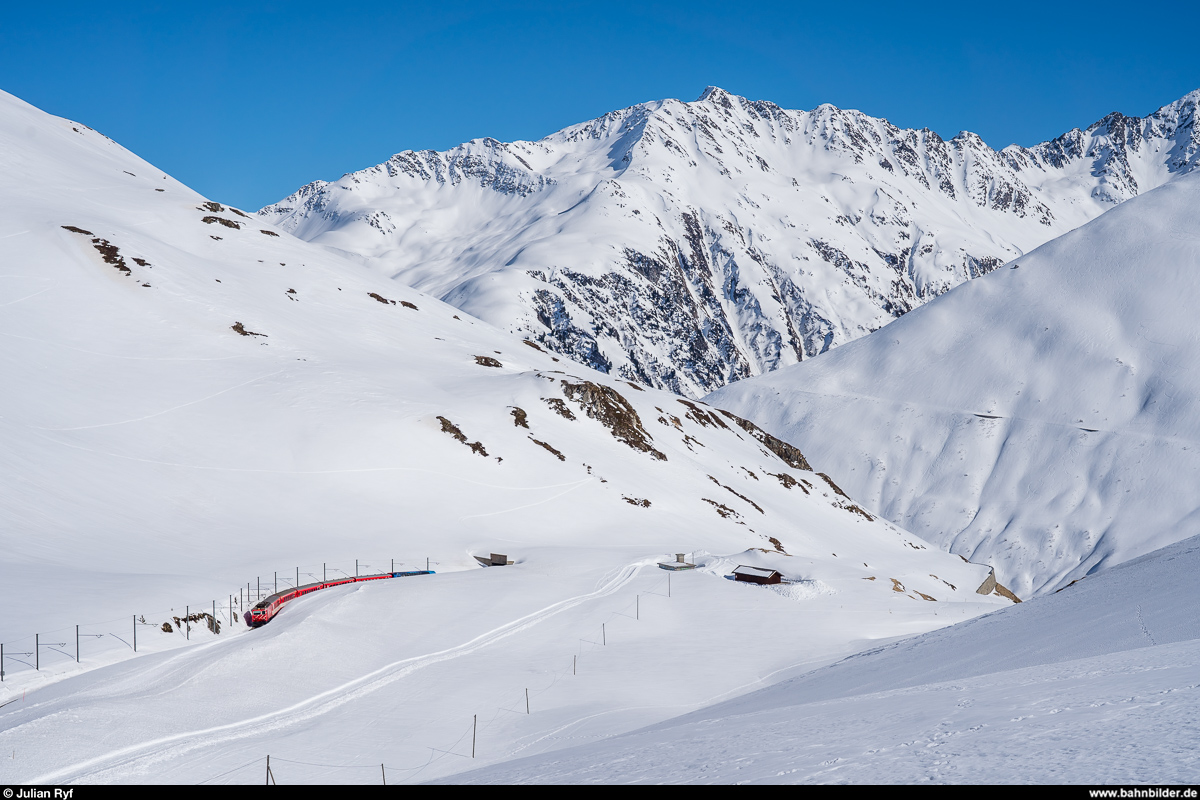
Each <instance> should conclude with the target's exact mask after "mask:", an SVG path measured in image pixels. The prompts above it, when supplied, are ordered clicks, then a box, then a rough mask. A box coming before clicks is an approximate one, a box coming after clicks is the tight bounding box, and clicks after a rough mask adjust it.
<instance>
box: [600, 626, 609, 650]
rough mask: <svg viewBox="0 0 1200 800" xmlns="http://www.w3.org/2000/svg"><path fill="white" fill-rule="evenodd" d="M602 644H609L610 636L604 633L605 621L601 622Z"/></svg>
mask: <svg viewBox="0 0 1200 800" xmlns="http://www.w3.org/2000/svg"><path fill="white" fill-rule="evenodd" d="M600 644H602V645H607V644H608V636H607V635H606V634H605V633H604V623H603V622H601V623H600Z"/></svg>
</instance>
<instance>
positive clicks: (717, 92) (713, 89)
mask: <svg viewBox="0 0 1200 800" xmlns="http://www.w3.org/2000/svg"><path fill="white" fill-rule="evenodd" d="M731 97H732V95H731V94H729V92H727V91H725V90H724V89H722V88H721V87H720V86H709V87H706V88H705V90H704V91H703V92H702V93H701V94H700V96H699V97H698V98H696V102H697V103H703V102H705V101H709V100H711V101H712V102H714V103H716V104H717V105H722V106H725V107H726V108H728V107H729V105H730V98H731Z"/></svg>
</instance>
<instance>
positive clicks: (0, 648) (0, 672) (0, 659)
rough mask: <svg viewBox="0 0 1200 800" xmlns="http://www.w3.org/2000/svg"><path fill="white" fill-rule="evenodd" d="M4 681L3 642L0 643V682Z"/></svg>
mask: <svg viewBox="0 0 1200 800" xmlns="http://www.w3.org/2000/svg"><path fill="white" fill-rule="evenodd" d="M3 680H4V642H0V681H3Z"/></svg>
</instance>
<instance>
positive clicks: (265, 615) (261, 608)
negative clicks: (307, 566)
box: [245, 569, 434, 628]
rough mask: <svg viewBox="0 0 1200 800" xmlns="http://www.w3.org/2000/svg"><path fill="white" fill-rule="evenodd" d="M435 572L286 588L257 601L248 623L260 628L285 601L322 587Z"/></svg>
mask: <svg viewBox="0 0 1200 800" xmlns="http://www.w3.org/2000/svg"><path fill="white" fill-rule="evenodd" d="M433 574H434V571H433V570H431V569H417V570H410V571H408V572H385V573H383V574H382V575H360V576H359V577H357V578H338V579H337V580H332V581H321V582H319V583H308V584H305V585H304V586H297V587H295V588H293V589H285V590H283V591H282V592H276V593H275V594H273V595H270V596H269V597H266V598H263V599H262V600H261V601H259V602H258V603H256V604H255V605H254V607H253V608H251V609H250V610H249V611H247V612H246V615H245V616H246V624H247V625H249V626H250V627H251V628H258V627H260V626H262V625H266V624H267V623H268V622H270V621H271V620H272V619H274V617H275V615H276V614H278V613H279V610H280V609H281V608H283V606H284V604H285V603H287V602H289V601H291V600H295V599H296V598H297V597H301V596H303V595H306V594H310V593H312V592H315V591H318V590H320V589H328V588H329V587H331V586H342V585H343V584H347V583H362V582H363V581H381V580H386V579H387V578H407V577H409V576H410V575H433Z"/></svg>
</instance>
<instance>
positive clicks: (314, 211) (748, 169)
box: [259, 88, 1200, 396]
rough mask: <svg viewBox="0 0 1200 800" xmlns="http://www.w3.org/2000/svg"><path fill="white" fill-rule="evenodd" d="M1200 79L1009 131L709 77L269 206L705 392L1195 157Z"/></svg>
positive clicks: (447, 294)
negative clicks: (540, 132) (1001, 134)
mask: <svg viewBox="0 0 1200 800" xmlns="http://www.w3.org/2000/svg"><path fill="white" fill-rule="evenodd" d="M1198 99H1200V92H1193V93H1191V94H1189V95H1187V96H1185V97H1183V98H1181V99H1180V100H1178V101H1177V102H1175V103H1172V104H1170V105H1167V106H1164V107H1162V108H1160V109H1159V110H1158V111H1156V112H1154V113H1153V114H1151V115H1149V116H1147V117H1145V118H1138V117H1126V116H1123V115H1121V114H1111V115H1109V116H1107V117H1105V118H1104V119H1102V120H1099V121H1098V122H1096V123H1094V124H1093V125H1090V126H1089V127H1088V128H1087V129H1086V130H1079V129H1074V130H1072V131H1069V132H1068V133H1066V134H1064V135H1063V136H1061V137H1059V138H1057V139H1055V140H1053V141H1050V142H1045V143H1042V144H1039V145H1037V146H1035V147H1032V148H1022V147H1018V146H1016V145H1013V146H1010V147H1006V148H1004V149H1003V150H1000V151H996V150H993V149H992V148H991V147H989V146H988V145H987V144H985V143H984V142H983V141H982V140H981V139H980V138H979V137H978V136H977V135H975V134H972V133H969V132H963V133H960V134H959V135H958V136H956V137H954V138H953V139H950V140H948V141H947V140H943V139H942V138H941V137H939V136H938V135H937V134H936V133H933V132H932V131H930V130H928V129H924V130H904V129H900V128H897V127H895V126H894V125H892V124H891V123H889V122H888V121H887V120H883V119H877V118H873V117H870V116H867V115H865V114H862V113H860V112H858V111H847V110H842V109H838V108H835V107H833V106H829V105H823V106H820V107H818V108H816V109H813V110H812V111H790V110H785V109H782V108H780V107H778V106H776V105H774V104H773V103H769V102H763V101H750V100H747V99H745V98H742V97H737V96H734V95H730V94H728V93H727V92H724V91H722V90H720V89H716V88H709V89H708V90H707V91H706V92H705V93H704V95H703V96H702V97H701V98H700V99H699V100H697V101H696V102H693V103H683V102H679V101H677V100H663V101H656V102H650V103H643V104H640V105H636V106H632V107H630V108H626V109H622V110H619V111H614V112H612V113H610V114H606V115H605V116H603V117H601V118H599V119H596V120H591V121H589V122H585V123H582V124H579V125H574V126H572V127H569V128H566V129H564V130H562V131H559V132H557V133H554V134H552V135H550V136H547V137H546V138H544V139H542V140H540V141H537V142H513V143H503V142H498V141H496V140H494V139H478V140H474V141H471V142H468V143H465V144H463V145H460V146H458V147H455V148H452V149H451V150H448V151H445V152H433V151H421V152H413V151H405V152H402V153H399V154H397V155H396V156H393V157H392V158H391V159H389V160H388V161H387V162H385V163H383V164H380V165H378V166H375V167H371V168H370V169H366V170H362V171H359V172H354V173H350V174H347V175H344V176H342V177H341V178H339V179H338V180H336V181H331V182H326V181H316V182H314V183H311V184H309V185H307V186H305V187H303V188H301V189H300V190H299V191H297V192H296V193H295V194H293V195H291V196H290V197H288V198H285V199H284V200H282V201H280V202H279V203H276V204H274V205H271V206H268V207H267V208H264V209H262V210H261V211H260V212H259V216H260V218H262V219H266V220H270V221H272V222H274V223H276V224H278V225H279V226H280V227H282V228H283V229H285V230H288V231H290V232H292V233H295V234H296V235H297V236H299V237H301V238H303V239H305V240H308V241H312V242H316V243H320V244H323V245H326V246H328V247H330V248H334V249H337V250H341V251H348V252H351V253H354V254H357V255H358V256H359V257H360V258H361V259H362V260H363V263H366V264H370V265H372V266H374V267H375V268H377V269H379V270H381V271H382V272H384V273H385V274H388V275H390V276H392V277H394V278H396V279H397V280H398V281H399V282H401V283H404V284H407V285H410V286H413V287H416V288H417V289H420V290H422V291H424V292H427V293H429V294H433V295H435V296H437V297H439V298H442V299H444V300H446V301H448V302H450V303H451V304H453V305H455V306H458V307H459V308H462V309H464V310H466V311H468V312H469V313H472V314H474V315H476V316H478V317H480V318H482V319H485V320H487V321H489V322H491V323H493V324H494V325H496V326H498V327H501V328H504V329H507V330H510V331H513V332H515V333H518V334H519V335H522V336H529V337H531V338H533V339H534V340H535V341H537V342H539V343H541V344H542V345H543V346H545V347H547V348H548V349H551V350H554V351H556V352H558V353H561V354H564V355H567V356H569V357H571V358H572V359H574V360H576V361H579V362H581V363H584V364H588V365H590V366H593V367H595V368H597V369H600V370H601V371H603V372H608V373H611V374H614V375H619V376H621V377H625V378H628V379H631V380H636V381H640V382H643V383H646V384H649V385H654V386H659V387H663V388H667V389H670V390H672V391H674V392H677V393H681V394H685V395H691V396H700V395H703V394H704V393H706V392H709V391H712V390H714V389H717V388H719V387H720V386H722V385H724V384H726V383H729V382H731V381H735V380H739V379H743V378H746V377H749V376H752V375H759V374H762V373H765V372H769V371H771V370H774V369H777V368H779V367H782V366H787V365H789V364H795V363H796V362H798V361H800V360H802V359H804V358H808V357H810V356H813V355H816V354H818V353H822V352H825V351H826V350H829V349H830V348H832V347H834V346H837V345H839V344H843V343H845V342H848V341H851V340H853V339H856V338H858V337H860V336H862V335H864V334H866V333H868V332H870V331H873V330H876V329H878V328H880V327H882V326H884V325H885V324H887V323H889V322H891V321H892V320H893V319H895V318H896V317H898V316H900V315H901V314H904V313H905V312H907V311H910V310H911V309H913V308H915V307H917V306H918V305H920V304H921V303H923V302H926V301H927V300H929V299H930V298H933V297H935V296H937V295H939V294H941V293H943V292H945V291H946V290H948V289H950V288H951V287H953V286H955V285H957V284H959V283H961V282H963V281H965V280H967V279H969V278H974V277H977V276H979V275H982V274H985V273H987V272H989V271H991V270H992V269H995V268H996V267H998V266H999V265H1000V264H1001V263H1003V262H1006V261H1009V260H1011V259H1013V258H1016V257H1018V256H1020V255H1022V254H1023V253H1025V252H1027V251H1029V250H1031V249H1033V248H1034V247H1036V246H1038V245H1040V244H1042V243H1044V242H1046V241H1048V240H1050V239H1052V238H1054V237H1055V236H1058V235H1060V234H1062V233H1065V232H1067V231H1069V230H1072V229H1073V228H1075V227H1077V226H1078V225H1080V224H1082V223H1084V222H1086V221H1088V220H1090V219H1093V218H1095V217H1096V216H1098V215H1099V214H1101V213H1103V212H1104V211H1107V210H1108V209H1110V208H1112V207H1113V206H1115V205H1116V204H1117V203H1119V202H1121V201H1124V200H1126V199H1128V198H1130V197H1133V196H1136V195H1137V194H1138V193H1139V192H1144V191H1146V190H1148V189H1151V188H1153V187H1155V186H1159V185H1161V184H1163V183H1164V182H1166V181H1168V180H1169V179H1171V178H1172V177H1174V176H1177V175H1182V174H1186V173H1188V172H1190V171H1192V170H1193V169H1194V168H1195V167H1196V164H1197V163H1198V159H1200V131H1198V130H1197V128H1196V126H1195V114H1196V103H1197V100H1198Z"/></svg>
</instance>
